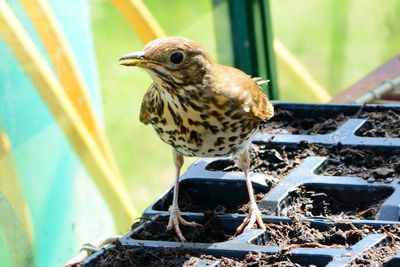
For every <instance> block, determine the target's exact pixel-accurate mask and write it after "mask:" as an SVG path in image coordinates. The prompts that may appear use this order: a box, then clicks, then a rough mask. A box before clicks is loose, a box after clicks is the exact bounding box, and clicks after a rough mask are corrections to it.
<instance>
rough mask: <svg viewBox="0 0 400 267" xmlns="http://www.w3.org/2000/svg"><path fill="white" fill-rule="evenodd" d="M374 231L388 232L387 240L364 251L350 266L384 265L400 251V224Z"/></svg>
mask: <svg viewBox="0 0 400 267" xmlns="http://www.w3.org/2000/svg"><path fill="white" fill-rule="evenodd" d="M372 232H373V233H376V232H377V233H384V234H386V236H387V240H386V242H385V243H383V244H380V245H379V246H377V247H374V248H371V249H368V250H366V251H364V252H363V253H362V254H361V255H359V256H358V257H357V258H356V259H355V260H354V261H353V262H351V264H350V265H349V266H352V267H355V266H383V265H384V262H386V261H387V260H389V259H390V258H392V257H393V256H395V255H397V254H398V253H400V243H399V242H400V226H398V225H395V226H386V227H383V228H381V229H379V230H377V231H372Z"/></svg>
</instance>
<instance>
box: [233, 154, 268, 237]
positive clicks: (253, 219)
mask: <svg viewBox="0 0 400 267" xmlns="http://www.w3.org/2000/svg"><path fill="white" fill-rule="evenodd" d="M239 165H240V168H241V169H242V170H243V172H244V175H245V177H246V186H247V192H248V194H249V198H250V207H249V214H247V216H246V218H245V219H244V221H243V223H242V224H241V225H239V227H238V228H237V229H236V234H240V233H241V232H243V230H247V229H250V228H251V227H253V225H254V223H257V224H258V225H259V226H260V227H261V229H264V230H265V225H264V222H263V221H262V218H261V211H260V209H259V208H258V206H257V203H256V200H255V198H254V192H253V186H252V184H251V180H250V175H249V170H250V156H249V150H248V149H245V150H244V151H243V152H242V153H241V154H239Z"/></svg>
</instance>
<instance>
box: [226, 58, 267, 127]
mask: <svg viewBox="0 0 400 267" xmlns="http://www.w3.org/2000/svg"><path fill="white" fill-rule="evenodd" d="M218 78H219V80H220V81H223V82H222V85H221V86H220V88H221V89H220V90H221V91H223V93H224V94H225V95H227V96H232V97H233V98H235V99H237V100H238V101H239V103H240V105H241V106H242V108H243V109H244V110H245V111H246V112H250V113H251V115H252V116H254V117H255V118H256V119H258V120H269V119H270V118H272V116H274V107H273V106H272V104H271V102H270V101H269V100H268V97H267V96H266V95H265V94H264V92H263V91H262V88H261V87H260V85H261V84H264V83H267V82H268V81H267V80H264V79H262V78H259V77H255V78H251V77H250V76H249V75H247V74H246V73H244V72H242V71H241V70H239V69H236V68H232V67H228V66H224V65H219V69H218ZM235 88H240V90H237V89H236V90H235ZM232 89H233V90H232Z"/></svg>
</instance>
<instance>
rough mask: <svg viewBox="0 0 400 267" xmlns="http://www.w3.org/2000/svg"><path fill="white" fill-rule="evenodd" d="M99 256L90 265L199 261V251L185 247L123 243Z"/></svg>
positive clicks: (177, 265) (134, 266)
mask: <svg viewBox="0 0 400 267" xmlns="http://www.w3.org/2000/svg"><path fill="white" fill-rule="evenodd" d="M115 245H116V246H115V247H114V248H112V249H109V250H107V251H106V252H105V253H104V254H102V255H101V256H99V257H98V258H97V259H96V261H94V262H93V263H92V264H90V265H89V266H90V267H142V266H149V267H150V266H151V267H153V266H154V267H156V266H157V267H158V266H169V267H181V266H193V265H194V264H196V263H197V262H198V261H199V256H200V255H201V254H200V253H199V252H194V251H190V250H185V249H179V248H178V249H164V248H160V249H157V250H155V249H147V248H125V247H123V246H122V245H121V243H119V242H116V244H115Z"/></svg>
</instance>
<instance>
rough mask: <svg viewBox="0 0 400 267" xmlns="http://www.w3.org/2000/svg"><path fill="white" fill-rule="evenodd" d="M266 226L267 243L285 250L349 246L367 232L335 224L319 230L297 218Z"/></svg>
mask: <svg viewBox="0 0 400 267" xmlns="http://www.w3.org/2000/svg"><path fill="white" fill-rule="evenodd" d="M266 228H267V236H268V239H267V242H266V244H265V245H271V246H280V247H282V248H283V250H289V249H292V248H298V247H316V248H328V247H329V248H336V247H349V246H352V245H354V244H355V243H357V242H358V241H360V240H361V239H362V238H363V236H364V235H365V234H366V233H364V231H363V230H360V229H357V228H356V227H354V228H353V229H345V230H344V229H342V228H339V227H336V226H334V227H331V228H329V229H321V230H319V229H318V228H316V227H312V226H311V224H310V223H309V222H302V221H299V220H296V219H294V221H293V223H290V224H286V223H285V224H266ZM367 233H368V232H367Z"/></svg>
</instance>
